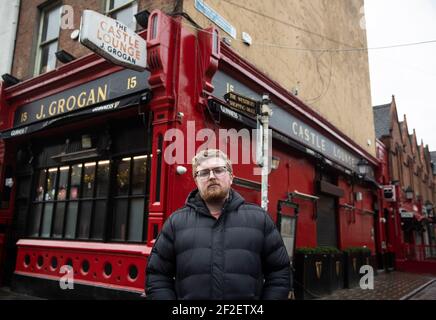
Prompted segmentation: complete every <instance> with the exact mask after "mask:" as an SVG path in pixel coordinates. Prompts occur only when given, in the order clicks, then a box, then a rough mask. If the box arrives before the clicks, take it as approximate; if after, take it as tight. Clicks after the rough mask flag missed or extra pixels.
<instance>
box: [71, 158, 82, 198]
mask: <svg viewBox="0 0 436 320" xmlns="http://www.w3.org/2000/svg"><path fill="white" fill-rule="evenodd" d="M81 178H82V165H81V164H76V165H74V166H72V167H71V187H70V200H75V199H77V198H78V197H79V192H80V180H81Z"/></svg>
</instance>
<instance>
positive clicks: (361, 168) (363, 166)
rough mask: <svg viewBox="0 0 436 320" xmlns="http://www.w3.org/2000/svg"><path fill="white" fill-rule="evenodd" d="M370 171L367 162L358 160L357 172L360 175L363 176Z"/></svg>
mask: <svg viewBox="0 0 436 320" xmlns="http://www.w3.org/2000/svg"><path fill="white" fill-rule="evenodd" d="M370 169H371V166H370V165H369V163H368V161H366V160H365V159H363V158H362V159H360V160H359V162H358V163H357V170H358V172H359V174H360V175H362V176H365V175H367V174H368V173H369V170H370Z"/></svg>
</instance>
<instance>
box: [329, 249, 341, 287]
mask: <svg viewBox="0 0 436 320" xmlns="http://www.w3.org/2000/svg"><path fill="white" fill-rule="evenodd" d="M330 264H331V267H330V269H331V275H330V291H335V290H338V289H343V288H344V255H343V254H342V253H334V254H330Z"/></svg>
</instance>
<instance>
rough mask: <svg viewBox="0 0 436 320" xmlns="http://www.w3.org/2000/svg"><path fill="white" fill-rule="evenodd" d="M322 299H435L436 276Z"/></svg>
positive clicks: (387, 281)
mask: <svg viewBox="0 0 436 320" xmlns="http://www.w3.org/2000/svg"><path fill="white" fill-rule="evenodd" d="M0 300H44V299H41V298H38V297H35V296H29V295H25V294H19V293H16V292H13V291H11V290H10V288H8V287H0ZM320 300H435V301H436V277H435V276H434V275H425V274H414V273H405V272H399V271H393V272H389V273H386V272H380V271H379V274H378V275H377V276H375V277H374V289H365V290H364V289H361V288H360V287H359V286H357V287H355V288H352V289H341V290H336V291H335V292H334V293H333V294H331V295H328V296H324V297H322V298H320Z"/></svg>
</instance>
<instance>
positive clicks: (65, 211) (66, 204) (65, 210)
mask: <svg viewBox="0 0 436 320" xmlns="http://www.w3.org/2000/svg"><path fill="white" fill-rule="evenodd" d="M69 167H70V168H69V169H68V179H67V188H66V193H67V194H66V195H65V208H64V221H63V225H62V238H63V239H64V238H65V228H66V225H67V220H68V209H69V206H70V192H71V173H72V171H73V169H72V167H71V166H69Z"/></svg>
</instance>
